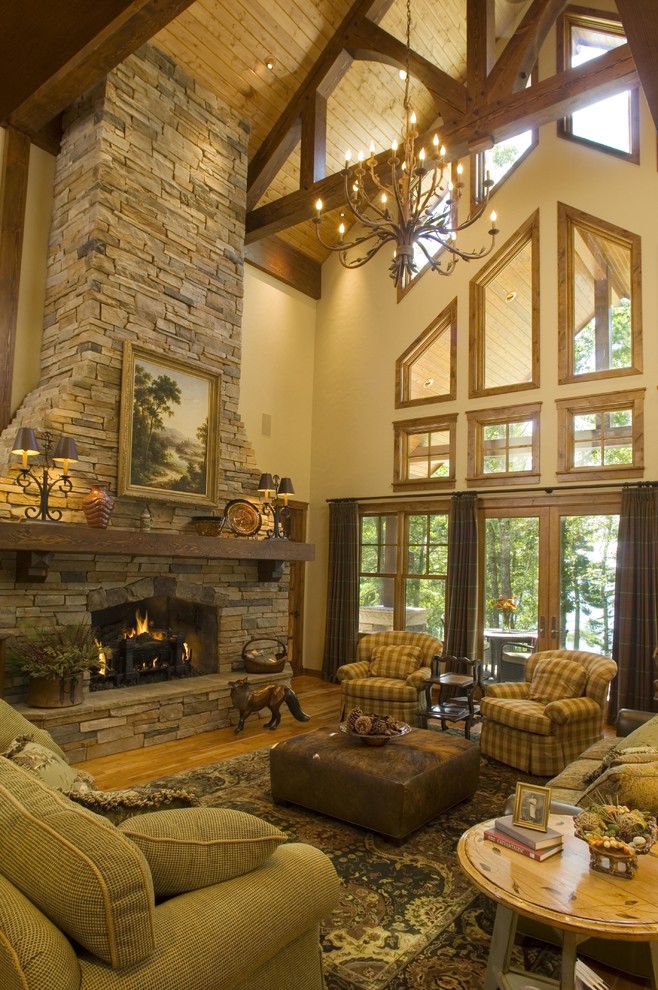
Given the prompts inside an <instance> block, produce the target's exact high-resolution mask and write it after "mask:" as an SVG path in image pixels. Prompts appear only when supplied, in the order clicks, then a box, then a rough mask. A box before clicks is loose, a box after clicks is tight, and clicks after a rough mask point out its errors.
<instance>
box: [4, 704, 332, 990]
mask: <svg viewBox="0 0 658 990" xmlns="http://www.w3.org/2000/svg"><path fill="white" fill-rule="evenodd" d="M26 735H29V736H31V742H30V745H31V746H32V747H33V751H34V750H35V749H36V748H37V747H39V748H42V749H43V750H45V753H46V757H45V760H46V763H48V762H50V763H51V764H52V765H53V766H52V767H50V769H51V771H53V772H55V771H57V769H58V766H59V770H60V771H61V775H62V776H65V771H66V767H67V766H68V765H67V764H66V759H65V756H64V754H63V752H62V750H61V749H60V748H59V747H58V746H57V745H56V744H55V742H54V741H53V740H52V738H51V737H50V736H49V734H48V733H47V732H45V731H44V730H40V729H35V727H34V726H33V725H32V724H31V723H30V722H28V721H27V720H26V719H25V718H23V716H22V715H21V714H20V713H19V712H18V711H16V710H15V709H13V708H11V706H9V705H8V704H6V702H4V701H0V751H1V752H2V753H7V754H8V755H6V756H0V977H1V979H0V984H1V985H2V988H3V990H159V988H161V987H166V988H167V990H263V988H264V987H267V988H268V990H322V988H323V987H324V980H323V975H322V961H321V954H320V945H319V923H320V920H321V919H322V918H324V917H326V916H327V915H328V914H329V913H330V912H331V911H332V910H333V908H334V907H335V905H336V903H337V900H338V892H339V883H338V879H337V876H336V873H335V870H334V868H333V866H332V864H331V861H330V860H329V858H328V857H327V856H325V855H324V853H322V852H320V851H319V850H317V849H314V848H313V847H311V846H308V845H305V844H302V843H293V842H288V841H287V836H285V835H284V833H281V832H279V830H278V829H276V828H275V827H274V826H272V825H270V823H268V822H265V821H263V820H262V819H259V818H256V817H255V816H251V815H246V814H243V813H242V812H239V811H235V810H233V809H219V808H205V807H186V808H179V809H176V810H174V809H172V810H164V811H162V810H161V811H157V812H155V813H147V814H144V815H137V816H133V817H131V818H127V819H125V820H124V821H122V822H121V823H120V824H119V825H118V826H117V825H115V824H113V823H112V822H111V821H109V820H108V819H107V818H105V817H102V816H101V815H98V814H95V813H93V812H91V811H89V810H88V809H87V808H85V807H82V806H80V805H79V804H77V803H75V802H74V801H73V800H71V799H70V798H69V797H67V795H66V794H65V793H62V791H60V790H58V789H57V788H56V787H52V786H48V785H47V784H46V783H45V782H44V781H43V779H41V778H39V777H38V776H37V775H35V774H34V773H33V772H30V771H29V770H27V769H26V768H24V767H21V765H20V764H17V763H16V762H13V760H12V759H11V758H10V755H9V754H11V752H12V750H11V743H12V742H15V741H16V739H17V738H23V737H25V736H26ZM70 769H72V768H70ZM277 833H278V834H277Z"/></svg>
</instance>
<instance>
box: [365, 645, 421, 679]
mask: <svg viewBox="0 0 658 990" xmlns="http://www.w3.org/2000/svg"><path fill="white" fill-rule="evenodd" d="M422 661H423V653H422V650H419V649H418V647H417V646H376V647H375V649H374V650H373V651H372V655H371V657H370V676H371V677H392V678H395V679H397V680H401V681H405V680H406V679H407V677H408V676H409V674H413V672H414V670H418V668H419V667H420V665H421V663H422Z"/></svg>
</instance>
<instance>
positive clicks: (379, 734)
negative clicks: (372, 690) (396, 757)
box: [340, 708, 411, 746]
mask: <svg viewBox="0 0 658 990" xmlns="http://www.w3.org/2000/svg"><path fill="white" fill-rule="evenodd" d="M340 728H341V732H346V733H347V734H348V735H350V736H353V737H354V738H356V739H358V740H359V741H360V742H362V743H363V745H364V746H385V745H386V743H387V742H389V741H390V740H391V739H393V738H395V736H405V735H406V734H407V733H408V732H411V726H410V725H408V724H407V723H406V722H400V721H398V719H395V718H392V717H391V716H390V715H377V714H374V713H369V714H366V713H365V712H363V711H361V709H360V708H353V709H352V711H351V712H350V713H349V715H348V716H347V721H345V722H341V724H340Z"/></svg>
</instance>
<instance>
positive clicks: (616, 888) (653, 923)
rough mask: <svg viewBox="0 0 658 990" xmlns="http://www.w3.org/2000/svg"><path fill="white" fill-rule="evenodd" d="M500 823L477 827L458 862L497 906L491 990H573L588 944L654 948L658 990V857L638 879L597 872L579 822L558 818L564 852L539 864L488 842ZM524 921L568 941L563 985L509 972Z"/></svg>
mask: <svg viewBox="0 0 658 990" xmlns="http://www.w3.org/2000/svg"><path fill="white" fill-rule="evenodd" d="M492 824H493V820H491V821H487V822H482V823H481V824H480V825H474V826H473V827H472V828H470V829H469V830H468V831H467V832H465V833H464V834H463V835H462V837H461V839H460V840H459V844H458V847H457V853H458V856H459V864H460V866H461V868H462V870H463V871H464V873H465V874H466V875H467V876H468V877H469V878H470V880H471V881H472V882H473V883H474V884H475V886H476V887H477V888H478V889H479V890H481V891H482V893H484V894H486V895H487V896H488V897H490V898H491V899H492V900H494V901H495V902H496V904H497V908H496V920H495V923H494V930H493V936H492V940H491V948H490V950H489V960H488V963H487V973H486V977H485V981H484V990H496V988H500V990H520V988H521V987H522V986H524V985H527V984H528V983H529V984H531V985H532V986H533V987H538V988H539V990H549V988H555V986H556V985H557V986H559V987H560V990H574V983H575V967H576V949H577V947H578V945H579V944H580V943H581V942H585V941H586V940H587V939H588V938H593V937H594V936H596V937H597V938H609V939H615V940H618V941H621V942H625V941H634V942H647V943H648V946H649V951H650V956H651V969H652V975H651V986H652V988H653V990H658V898H656V889H657V888H658V856H656V855H655V853H653V852H650V853H649V854H648V855H646V856H640V857H639V866H638V871H637V874H636V875H635V877H634V878H633V879H632V880H627V879H621V878H619V877H612V876H608V875H606V874H602V873H595V872H592V871H591V870H590V868H589V849H588V846H587V843H586V842H583V841H582V840H581V839H577V838H576V837H575V835H574V834H573V818H570V817H567V816H561V815H551V816H550V819H549V825H550V827H551V828H554V829H557V830H558V831H560V832H562V834H563V836H564V846H563V850H562V852H561V853H558V854H557V855H556V856H551V857H550V859H547V860H544V862H542V863H540V862H537V861H536V860H533V859H530V858H529V857H528V856H523V855H522V854H521V853H517V852H513V851H511V850H509V849H505V848H504V847H503V846H498V845H496V844H495V843H494V842H490V841H489V840H487V839H485V838H484V834H483V833H484V830H485V828H488V827H490V826H491V825H492ZM519 915H525V916H526V917H527V918H534V919H536V920H539V921H542V922H544V923H545V924H548V925H551V926H552V927H553V928H555V929H558V930H559V931H560V932H561V935H562V939H561V940H562V965H561V976H560V981H559V984H556V982H555V981H554V980H547V979H546V978H545V977H539V976H537V975H536V974H534V973H532V974H529V973H526V972H524V971H522V970H518V969H514V968H512V967H511V966H510V957H511V952H512V947H513V945H514V936H515V934H516V924H517V920H518V916H519Z"/></svg>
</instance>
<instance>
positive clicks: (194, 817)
mask: <svg viewBox="0 0 658 990" xmlns="http://www.w3.org/2000/svg"><path fill="white" fill-rule="evenodd" d="M119 829H120V830H121V831H122V832H123V834H124V835H126V836H128V838H129V839H131V840H132V842H134V843H135V845H136V846H138V847H139V848H140V849H141V850H142V852H143V853H144V855H145V857H146V860H147V862H148V864H149V866H150V868H151V874H152V876H153V886H154V888H155V894H156V897H168V896H171V895H173V894H182V893H184V892H185V891H188V890H198V888H199V887H209V886H211V884H214V883H222V882H223V881H224V880H231V879H232V878H233V877H238V876H241V875H242V874H243V873H249V872H250V871H251V870H255V869H256V867H257V866H260V865H261V863H264V862H265V860H266V859H269V857H270V856H271V855H272V853H273V852H274V851H275V850H276V849H277V848H278V846H280V845H282V844H283V843H284V842H287V841H288V837H287V836H286V835H285V834H284V833H283V832H281V831H279V829H278V828H275V826H274V825H270V823H269V822H266V821H263V819H261V818H257V817H256V816H255V815H250V814H247V813H246V812H244V811H235V810H233V809H232V808H182V809H179V810H173V811H154V812H152V813H151V814H147V815H139V817H137V818H132V819H129V820H127V821H125V822H122V823H121V825H119Z"/></svg>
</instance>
